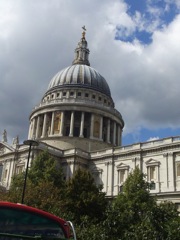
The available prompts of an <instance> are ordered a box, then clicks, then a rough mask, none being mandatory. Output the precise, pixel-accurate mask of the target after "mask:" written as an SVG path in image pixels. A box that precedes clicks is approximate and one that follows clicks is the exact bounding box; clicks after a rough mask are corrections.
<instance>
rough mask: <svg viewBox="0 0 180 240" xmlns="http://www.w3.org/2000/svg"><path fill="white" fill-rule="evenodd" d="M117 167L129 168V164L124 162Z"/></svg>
mask: <svg viewBox="0 0 180 240" xmlns="http://www.w3.org/2000/svg"><path fill="white" fill-rule="evenodd" d="M116 167H117V169H129V166H128V165H127V164H124V163H120V164H118V165H117V166H116Z"/></svg>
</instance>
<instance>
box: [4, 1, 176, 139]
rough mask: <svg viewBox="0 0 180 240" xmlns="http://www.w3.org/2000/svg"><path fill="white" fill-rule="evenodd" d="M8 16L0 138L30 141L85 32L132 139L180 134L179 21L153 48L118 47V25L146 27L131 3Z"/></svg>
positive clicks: (47, 6)
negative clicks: (169, 130)
mask: <svg viewBox="0 0 180 240" xmlns="http://www.w3.org/2000/svg"><path fill="white" fill-rule="evenodd" d="M0 16H1V18H0V48H1V54H0V72H1V79H0V81H1V88H0V110H1V118H0V131H1V132H3V129H6V130H7V132H8V134H9V135H10V136H9V137H15V136H16V135H17V134H19V135H20V138H21V139H22V140H23V139H25V138H26V137H27V133H28V116H29V114H30V112H31V110H32V108H33V107H34V106H35V105H36V104H37V103H38V102H39V101H40V99H41V97H42V95H43V94H44V92H45V91H46V88H47V86H48V83H49V82H50V79H51V77H53V75H55V74H56V73H57V72H58V71H59V70H61V69H62V68H64V67H66V66H68V65H70V64H71V62H72V61H73V55H74V48H75V47H76V45H77V42H78V41H79V39H80V35H81V29H80V28H81V26H83V25H86V27H87V40H88V43H89V48H90V63H91V66H92V67H94V68H96V69H97V70H98V71H99V72H100V73H101V74H102V75H103V76H104V77H105V78H106V79H107V82H108V83H109V86H110V88H111V92H112V97H113V99H114V101H115V103H116V108H117V109H118V110H119V111H120V112H121V113H122V115H123V118H124V120H125V124H126V125H125V126H126V127H125V130H124V134H127V133H130V132H131V133H132V132H134V133H135V134H138V130H137V129H141V128H142V127H146V128H157V127H159V126H161V127H163V126H164V127H177V126H179V110H178V109H179V93H178V89H180V82H179V75H180V68H179V62H180V61H179V60H180V46H179V40H180V32H179V29H180V17H179V16H178V17H177V18H176V19H175V20H174V21H173V22H172V23H171V24H170V25H169V26H167V27H164V29H162V30H161V31H157V30H153V36H152V38H153V42H152V44H151V45H148V46H144V45H142V44H141V43H140V42H138V41H137V40H136V41H134V42H133V43H126V42H122V41H116V40H115V39H114V38H115V34H116V27H117V26H118V25H121V24H122V23H123V24H124V25H125V26H126V30H127V32H126V33H127V34H131V33H132V32H133V31H134V28H135V27H136V26H137V24H138V23H140V21H141V19H142V16H138V14H137V15H136V19H133V18H132V17H131V16H128V14H127V5H126V4H125V3H123V1H118V0H115V1H110V0H104V1H96V0H86V1H83V0H80V1H78V2H77V1H73V0H66V1H63V0H54V1H51V2H50V1H48V0H39V1H23V0H17V1H16V2H15V1H14V0H2V1H1V2H0ZM144 26H145V25H144Z"/></svg>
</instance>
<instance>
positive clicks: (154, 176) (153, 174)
mask: <svg viewBox="0 0 180 240" xmlns="http://www.w3.org/2000/svg"><path fill="white" fill-rule="evenodd" d="M155 174H156V167H155V166H152V167H150V180H155V179H156V175H155Z"/></svg>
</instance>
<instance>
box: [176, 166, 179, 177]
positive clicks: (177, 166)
mask: <svg viewBox="0 0 180 240" xmlns="http://www.w3.org/2000/svg"><path fill="white" fill-rule="evenodd" d="M176 168H177V177H180V163H178V164H177V165H176Z"/></svg>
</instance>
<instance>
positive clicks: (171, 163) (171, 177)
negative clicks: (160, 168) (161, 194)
mask: <svg viewBox="0 0 180 240" xmlns="http://www.w3.org/2000/svg"><path fill="white" fill-rule="evenodd" d="M168 170H169V173H170V174H169V175H168V177H169V179H168V181H169V191H171V192H172V191H174V190H175V185H174V183H175V179H174V177H175V176H174V159H173V153H172V152H170V153H168Z"/></svg>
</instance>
